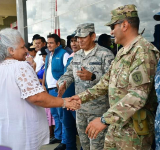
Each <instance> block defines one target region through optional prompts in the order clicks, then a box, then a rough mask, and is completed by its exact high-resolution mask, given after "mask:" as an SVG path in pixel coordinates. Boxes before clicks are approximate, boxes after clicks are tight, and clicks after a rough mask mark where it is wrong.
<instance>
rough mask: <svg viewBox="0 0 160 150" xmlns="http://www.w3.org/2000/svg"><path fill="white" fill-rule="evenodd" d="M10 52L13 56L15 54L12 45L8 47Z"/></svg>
mask: <svg viewBox="0 0 160 150" xmlns="http://www.w3.org/2000/svg"><path fill="white" fill-rule="evenodd" d="M7 50H8V52H9V54H10V55H11V56H13V55H14V49H13V48H12V47H8V49H7Z"/></svg>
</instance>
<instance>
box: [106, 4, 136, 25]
mask: <svg viewBox="0 0 160 150" xmlns="http://www.w3.org/2000/svg"><path fill="white" fill-rule="evenodd" d="M127 17H138V12H137V8H136V6H135V5H133V4H131V5H124V6H121V7H118V8H116V9H114V10H112V11H111V21H110V22H108V23H107V24H105V25H106V26H110V25H112V24H114V23H115V22H116V21H118V20H123V19H125V18H127Z"/></svg>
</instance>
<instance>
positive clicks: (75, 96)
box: [67, 95, 82, 110]
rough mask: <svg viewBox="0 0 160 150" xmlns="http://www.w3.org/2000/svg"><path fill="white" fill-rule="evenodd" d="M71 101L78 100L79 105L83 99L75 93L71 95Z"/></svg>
mask: <svg viewBox="0 0 160 150" xmlns="http://www.w3.org/2000/svg"><path fill="white" fill-rule="evenodd" d="M69 101H70V102H71V101H76V102H77V103H78V104H79V105H81V103H82V101H81V99H80V98H79V96H78V95H74V96H72V97H70V98H69ZM67 110H69V109H67ZM70 110H71V109H70Z"/></svg>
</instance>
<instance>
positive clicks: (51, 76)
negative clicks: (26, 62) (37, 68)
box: [43, 34, 69, 150]
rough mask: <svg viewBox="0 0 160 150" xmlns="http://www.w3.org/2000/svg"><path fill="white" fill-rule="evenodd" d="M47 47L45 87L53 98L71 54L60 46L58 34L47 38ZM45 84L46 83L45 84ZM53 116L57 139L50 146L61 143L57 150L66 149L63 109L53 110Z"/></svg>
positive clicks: (52, 140) (53, 139)
mask: <svg viewBox="0 0 160 150" xmlns="http://www.w3.org/2000/svg"><path fill="white" fill-rule="evenodd" d="M47 47H48V50H49V53H48V54H47V57H46V61H45V75H44V81H45V87H46V89H47V91H48V93H49V94H50V95H52V96H55V97H56V96H57V95H58V93H57V92H58V90H57V87H56V83H57V80H58V79H59V78H60V77H61V76H62V75H63V74H64V67H65V65H66V63H67V59H68V57H69V54H68V53H67V52H66V50H64V49H63V48H62V46H61V45H60V37H59V36H58V35H57V34H51V35H48V36H47ZM43 84H44V83H43ZM51 114H52V116H53V117H54V119H55V130H54V135H55V137H54V138H52V139H51V140H50V144H54V143H60V144H59V145H58V146H57V147H56V148H55V150H65V149H66V136H65V127H64V125H63V122H62V121H63V110H62V108H51Z"/></svg>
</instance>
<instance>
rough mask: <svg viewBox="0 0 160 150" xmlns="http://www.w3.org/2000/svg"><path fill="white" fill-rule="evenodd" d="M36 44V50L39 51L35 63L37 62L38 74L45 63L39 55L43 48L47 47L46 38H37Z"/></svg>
mask: <svg viewBox="0 0 160 150" xmlns="http://www.w3.org/2000/svg"><path fill="white" fill-rule="evenodd" d="M34 44H35V50H36V51H37V53H36V56H35V58H34V61H35V62H36V72H38V71H39V70H40V69H41V67H42V65H43V64H44V62H43V58H42V56H41V55H39V54H40V53H41V52H40V50H41V48H42V47H44V46H45V45H46V40H45V38H44V37H41V36H40V37H36V39H35V40H34Z"/></svg>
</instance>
